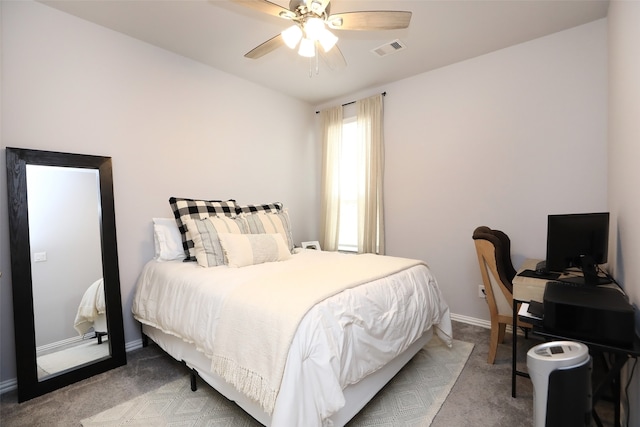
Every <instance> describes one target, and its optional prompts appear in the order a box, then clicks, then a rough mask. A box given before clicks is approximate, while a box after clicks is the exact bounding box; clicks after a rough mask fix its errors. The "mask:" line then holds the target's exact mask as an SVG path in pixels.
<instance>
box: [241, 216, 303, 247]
mask: <svg viewBox="0 0 640 427" xmlns="http://www.w3.org/2000/svg"><path fill="white" fill-rule="evenodd" d="M243 217H244V218H245V219H246V221H247V225H248V227H249V233H251V234H265V233H267V234H272V233H280V234H282V238H283V239H284V241H285V243H286V244H287V247H288V248H289V251H292V250H293V236H292V234H291V223H290V221H289V213H288V211H287V209H284V210H282V212H279V213H256V214H252V215H243Z"/></svg>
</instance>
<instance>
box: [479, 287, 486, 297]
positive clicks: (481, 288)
mask: <svg viewBox="0 0 640 427" xmlns="http://www.w3.org/2000/svg"><path fill="white" fill-rule="evenodd" d="M484 297H485V294H484V286H482V285H478V298H484Z"/></svg>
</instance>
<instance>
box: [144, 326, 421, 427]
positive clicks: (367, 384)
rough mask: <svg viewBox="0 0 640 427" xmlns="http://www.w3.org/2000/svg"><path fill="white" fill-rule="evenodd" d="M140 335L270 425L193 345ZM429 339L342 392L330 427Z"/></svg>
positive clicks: (154, 333)
mask: <svg viewBox="0 0 640 427" xmlns="http://www.w3.org/2000/svg"><path fill="white" fill-rule="evenodd" d="M142 331H143V333H144V334H145V335H146V336H148V337H149V338H150V339H152V340H153V341H154V342H155V343H156V344H158V346H160V348H162V349H163V350H164V351H165V352H167V353H168V354H169V355H170V356H172V357H173V358H174V359H176V360H179V361H183V362H185V363H186V365H187V366H188V367H189V368H191V369H194V370H195V371H196V372H197V373H198V376H199V377H200V378H202V379H203V380H204V381H205V382H207V383H208V384H209V385H211V386H212V387H213V388H215V389H216V390H217V391H218V392H219V393H220V394H222V395H223V396H225V397H226V398H227V399H229V400H232V401H234V402H236V403H237V404H238V406H240V407H241V408H242V409H243V410H244V411H245V412H247V413H248V414H249V415H251V416H252V417H253V418H255V419H256V420H257V421H259V422H260V423H261V424H264V425H265V426H270V425H271V417H270V416H269V414H267V413H266V412H265V411H264V410H262V408H261V407H260V405H258V404H257V403H256V402H253V401H252V400H250V399H249V398H247V397H246V396H245V395H243V394H241V393H240V392H238V391H237V390H236V389H235V388H233V387H232V386H231V385H230V384H228V383H227V382H225V381H224V380H223V379H222V378H221V377H219V376H218V375H216V374H215V373H213V372H211V369H210V368H211V359H209V358H207V357H206V356H205V355H204V354H203V353H202V352H200V351H198V350H196V347H195V345H193V344H189V343H187V342H185V341H183V340H182V339H180V338H178V337H176V336H173V335H169V334H166V333H164V332H162V331H161V330H159V329H156V328H153V327H151V326H149V325H142ZM432 337H433V328H430V329H428V330H427V331H426V332H425V333H424V334H423V335H422V337H420V338H419V339H418V340H417V341H416V342H414V343H413V344H412V345H411V346H410V347H409V348H408V349H407V350H406V351H405V352H403V353H401V354H399V355H398V356H397V357H396V358H395V359H393V360H391V362H389V363H388V364H387V365H385V366H384V367H383V368H382V369H379V370H378V371H376V372H374V373H372V374H371V375H369V376H367V377H365V378H364V379H362V380H361V381H359V382H358V383H356V384H353V385H350V386H348V387H347V388H346V389H344V396H345V400H346V404H345V406H344V407H343V408H342V409H340V410H339V411H338V412H336V413H335V414H333V415H332V416H331V417H330V418H329V419H330V420H331V421H332V422H333V425H334V426H344V425H345V424H346V423H347V422H348V421H349V420H351V419H352V418H353V417H354V416H355V415H356V414H357V413H358V412H360V410H361V409H362V408H363V407H364V406H365V405H366V404H367V402H369V401H370V400H371V399H372V398H373V397H374V396H375V395H376V393H378V391H380V389H382V387H384V385H385V384H387V382H389V380H391V378H393V377H394V376H395V375H396V374H397V373H398V372H399V371H400V369H402V367H403V366H404V365H406V364H407V362H409V360H411V358H412V357H413V356H415V354H416V353H418V351H420V349H421V348H422V347H424V345H425V344H426V343H428V342H429V340H430V339H431V338H432ZM277 405H278V402H277V401H276V406H277Z"/></svg>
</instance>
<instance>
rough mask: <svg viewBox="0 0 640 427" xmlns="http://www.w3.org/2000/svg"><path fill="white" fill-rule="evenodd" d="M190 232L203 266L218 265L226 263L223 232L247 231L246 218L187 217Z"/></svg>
mask: <svg viewBox="0 0 640 427" xmlns="http://www.w3.org/2000/svg"><path fill="white" fill-rule="evenodd" d="M185 223H186V226H187V229H188V230H189V234H190V235H191V238H192V239H193V252H194V255H195V258H196V261H197V262H198V265H200V266H202V267H216V266H218V265H224V264H225V258H224V252H223V250H222V247H221V246H220V238H219V236H220V235H221V234H231V233H233V234H242V233H247V232H248V228H247V223H246V221H245V220H244V218H227V217H224V216H220V217H215V216H212V217H209V218H205V219H186V220H185Z"/></svg>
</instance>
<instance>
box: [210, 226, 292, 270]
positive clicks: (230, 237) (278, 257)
mask: <svg viewBox="0 0 640 427" xmlns="http://www.w3.org/2000/svg"><path fill="white" fill-rule="evenodd" d="M218 237H219V238H220V245H221V246H222V250H223V251H224V254H225V257H226V261H227V265H228V266H229V267H245V266H247V265H254V264H262V263H265V262H274V261H284V260H287V259H289V258H291V252H289V248H287V244H286V243H285V242H284V238H283V237H282V235H281V234H280V233H274V234H226V233H220V234H219V235H218Z"/></svg>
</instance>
